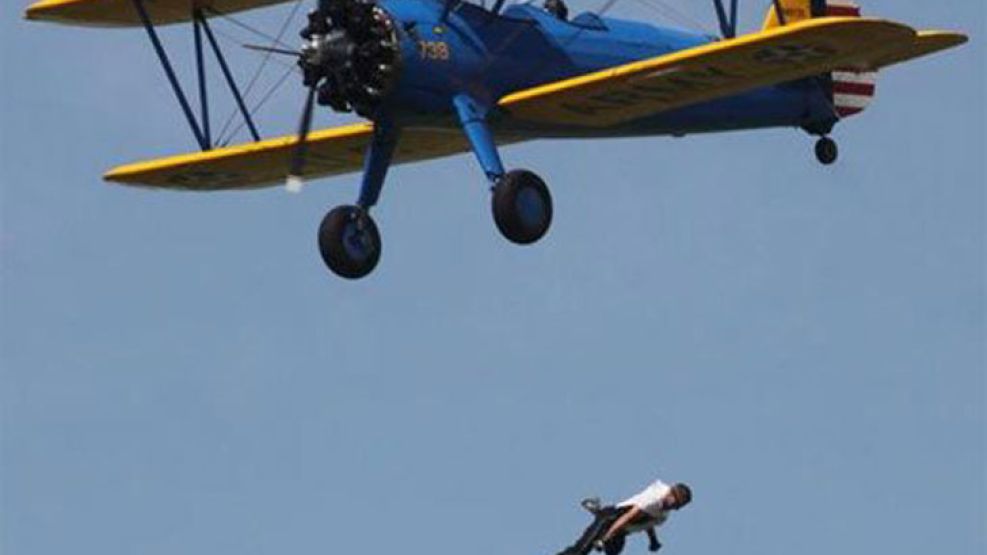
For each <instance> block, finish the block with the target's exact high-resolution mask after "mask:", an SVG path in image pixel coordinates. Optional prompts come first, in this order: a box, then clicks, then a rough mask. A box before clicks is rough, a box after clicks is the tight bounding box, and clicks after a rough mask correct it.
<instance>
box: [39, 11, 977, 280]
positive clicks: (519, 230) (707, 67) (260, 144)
mask: <svg viewBox="0 0 987 555" xmlns="http://www.w3.org/2000/svg"><path fill="white" fill-rule="evenodd" d="M286 1H288V0H40V1H38V2H37V3H35V4H33V5H32V6H30V7H29V8H28V9H27V13H26V17H27V18H28V19H31V20H39V21H50V22H56V23H63V24H70V25H84V26H102V27H143V29H144V30H145V31H146V34H147V36H148V37H149V39H150V42H151V44H152V46H153V48H154V51H155V52H156V54H157V56H158V58H159V60H160V61H161V64H162V66H163V68H164V71H165V74H166V76H167V78H168V81H169V83H170V84H171V86H172V87H173V89H174V92H175V94H176V97H177V98H178V101H179V104H180V106H181V108H182V112H183V114H184V116H185V118H186V119H187V121H188V124H189V126H190V128H191V129H192V133H193V135H194V136H195V139H196V141H197V143H198V146H199V148H200V151H199V152H195V153H191V154H182V155H177V156H170V157H166V158H161V159H156V160H149V161H143V162H137V163H133V164H128V165H124V166H120V167H117V168H114V169H111V170H110V171H109V172H107V173H106V175H105V176H104V177H105V179H106V180H108V181H111V182H115V183H121V184H127V185H136V186H145V187H154V188H163V189H183V190H191V191H214V190H231V189H248V188H256V187H265V186H271V185H276V184H279V183H282V182H285V183H286V187H288V188H289V189H290V190H297V189H299V188H300V186H301V183H302V180H310V179H314V178H319V177H325V176H333V175H340V174H346V173H350V172H356V171H362V180H361V182H360V188H359V195H358V197H357V200H356V202H355V204H353V205H346V206H339V207H336V208H333V209H332V210H331V211H329V212H328V214H326V216H325V218H324V219H323V221H322V223H321V225H320V227H319V231H318V244H319V250H320V253H321V255H322V258H323V260H324V261H325V263H326V265H327V266H328V267H329V268H330V269H331V270H332V271H333V272H334V273H336V274H337V275H339V276H342V277H345V278H351V279H355V278H360V277H363V276H365V275H367V274H368V273H370V272H371V271H372V270H373V269H374V267H375V266H376V265H377V262H378V260H379V258H380V253H381V238H380V234H379V232H378V229H377V226H376V224H375V223H374V220H373V218H372V217H371V214H370V211H371V209H372V207H373V206H374V205H375V204H376V203H377V201H378V199H379V198H380V194H381V189H382V186H383V184H384V179H385V175H386V174H387V171H388V168H389V166H390V165H391V164H401V163H408V162H418V161H423V160H429V159H434V158H439V157H443V156H449V155H453V154H458V153H464V152H470V151H471V152H472V153H473V154H474V155H475V158H476V160H477V162H478V165H479V168H480V169H481V170H482V172H483V175H484V176H485V178H486V184H487V185H488V186H489V187H490V190H491V206H492V212H493V218H494V221H495V223H496V226H497V228H498V229H499V230H500V232H501V233H502V234H503V235H504V237H506V238H507V239H508V240H510V241H512V242H514V243H517V244H522V245H527V244H531V243H534V242H536V241H538V240H539V239H540V238H541V237H542V236H544V235H545V233H546V232H547V230H548V228H549V226H550V224H551V221H552V198H551V195H550V194H549V190H548V187H547V186H546V184H545V182H544V181H543V180H542V179H541V178H539V177H538V175H537V174H535V173H534V172H532V171H529V170H526V169H511V170H508V169H506V168H505V166H504V164H503V162H502V160H501V156H500V154H499V150H498V147H499V146H501V145H504V144H509V143H517V142H522V141H528V140H534V139H545V138H587V139H592V138H601V137H642V136H657V135H671V136H683V135H688V134H692V133H705V132H717V131H729V130H740V129H756V128H767V127H782V126H784V127H796V128H801V129H803V130H805V131H806V132H807V133H808V134H810V135H814V136H817V137H818V140H817V142H816V144H815V154H816V157H817V158H818V160H819V161H820V162H821V163H823V164H831V163H833V162H834V161H835V160H836V158H837V145H836V143H835V142H834V141H833V140H832V139H831V138H830V137H829V135H830V133H831V131H832V130H833V128H834V126H835V125H836V124H837V123H839V122H840V121H841V120H843V119H845V118H847V117H851V116H853V115H855V114H858V113H860V112H861V111H862V110H863V109H864V108H866V107H867V105H868V104H869V102H870V101H871V100H872V98H873V96H874V92H875V82H876V72H877V71H878V70H880V69H882V68H885V67H888V66H891V65H895V64H898V63H900V62H905V61H908V60H912V59H914V58H918V57H921V56H925V55H927V54H931V53H933V52H937V51H940V50H944V49H948V48H951V47H954V46H957V45H960V44H962V43H964V42H966V40H967V39H966V37H965V36H964V35H962V34H960V33H955V32H948V31H917V30H915V29H913V28H912V27H909V26H907V25H904V24H901V23H896V22H893V21H888V20H884V19H876V18H868V17H863V16H861V13H860V9H859V7H858V6H857V5H855V4H854V3H852V2H851V1H849V0H770V3H769V4H768V6H767V15H766V18H765V20H764V23H763V26H762V28H761V29H760V30H759V31H757V32H754V33H751V34H745V35H738V34H737V1H738V0H730V2H729V3H727V2H726V0H713V7H714V8H715V11H716V15H717V18H718V21H719V28H720V29H719V30H720V31H721V34H720V35H718V36H711V35H708V34H700V33H694V32H687V31H683V30H679V29H673V28H668V27H662V26H656V25H652V24H648V23H643V22H638V21H630V20H625V19H619V18H612V17H603V16H602V15H600V14H598V13H592V12H586V13H581V14H579V15H576V16H574V17H571V18H570V17H569V16H568V13H567V12H568V9H567V7H566V6H565V5H564V4H563V3H562V0H548V1H547V2H546V3H545V4H544V5H543V6H542V5H536V4H533V3H512V4H508V3H507V2H506V1H505V0H490V5H489V6H488V5H485V4H479V3H473V2H467V1H463V0H316V2H315V5H314V7H313V9H312V11H311V12H310V13H309V14H308V20H307V24H306V25H305V26H304V28H303V29H302V30H301V32H300V35H301V37H302V41H301V47H300V49H298V50H294V49H290V48H281V47H279V46H278V45H271V46H267V47H260V48H261V49H264V50H267V52H269V53H274V54H277V55H281V54H283V55H285V56H291V57H293V58H294V61H295V62H296V63H297V65H298V67H299V68H300V72H299V73H300V74H301V80H302V83H303V84H304V86H305V88H306V89H307V91H306V96H305V102H304V105H303V106H304V107H303V109H302V116H301V121H300V124H299V131H298V133H297V135H293V136H286V137H279V138H271V139H266V140H261V138H260V136H259V134H258V132H257V130H256V127H255V126H254V125H253V122H252V121H251V120H250V114H249V112H248V111H247V109H246V107H245V105H244V102H243V99H242V96H241V94H240V92H239V90H238V88H237V85H236V83H235V80H234V79H233V77H232V74H231V72H230V70H229V67H228V64H227V63H226V62H225V59H224V58H223V56H222V52H221V50H220V49H219V47H218V45H217V44H216V40H215V36H214V33H213V31H212V30H211V28H210V24H209V21H210V19H212V18H213V17H215V16H217V15H221V14H230V13H234V12H238V11H243V10H251V9H256V8H261V7H265V6H270V5H273V4H277V3H281V2H286ZM612 1H613V0H611V2H612ZM608 6H609V4H608ZM179 23H191V24H192V26H193V27H194V31H195V33H194V37H195V46H196V50H195V52H196V62H197V68H198V76H199V85H200V91H199V92H200V95H199V96H200V97H201V101H202V102H201V113H200V114H198V115H197V114H196V113H195V111H194V110H193V108H192V106H191V105H190V103H189V100H188V97H187V96H186V94H185V93H184V91H183V90H182V87H181V86H180V83H179V82H178V80H177V79H176V76H175V72H174V71H173V69H172V66H171V62H170V61H169V58H168V56H167V53H166V52H165V49H164V47H163V46H162V43H161V40H160V39H159V38H158V34H157V31H156V28H157V27H159V26H162V25H173V24H179ZM203 35H204V37H205V39H206V40H203ZM204 44H205V45H206V46H211V48H212V49H213V51H214V53H215V54H216V58H217V59H218V61H219V64H218V65H219V66H220V68H221V69H222V71H223V74H224V77H225V78H226V81H227V83H228V84H229V86H230V89H231V90H232V91H233V96H234V97H235V99H236V102H237V104H238V106H239V107H240V109H241V111H242V115H243V117H244V119H245V120H246V122H247V124H248V126H249V128H250V132H251V135H252V137H253V139H254V140H253V141H251V142H247V143H244V144H239V145H235V146H219V145H216V144H214V142H213V141H212V139H211V137H210V129H209V116H208V105H207V103H206V99H205V85H204V81H203V73H204V69H203V50H204V49H205V48H206V46H204ZM316 105H318V106H324V107H327V108H329V109H331V110H334V111H337V112H353V113H355V114H357V115H358V116H360V117H362V118H364V119H365V120H366V121H365V122H363V123H356V124H351V125H346V126H343V127H338V128H331V129H321V130H312V129H311V125H312V116H313V111H314V110H315V107H316ZM286 178H287V180H286ZM478 181H480V180H478Z"/></svg>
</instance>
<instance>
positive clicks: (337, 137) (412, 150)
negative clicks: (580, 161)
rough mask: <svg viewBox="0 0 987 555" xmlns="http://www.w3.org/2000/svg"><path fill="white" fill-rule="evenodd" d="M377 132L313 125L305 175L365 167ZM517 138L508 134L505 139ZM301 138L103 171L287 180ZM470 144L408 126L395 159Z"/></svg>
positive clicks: (205, 180) (116, 177)
mask: <svg viewBox="0 0 987 555" xmlns="http://www.w3.org/2000/svg"><path fill="white" fill-rule="evenodd" d="M372 134H373V125H372V124H370V123H357V124H353V125H347V126H344V127H336V128H332V129H322V130H319V131H313V132H312V134H311V135H309V140H308V151H307V156H306V162H305V172H304V176H303V177H306V178H315V177H328V176H332V175H340V174H344V173H350V172H354V171H359V170H360V169H361V168H362V167H363V153H364V150H366V148H367V144H368V143H369V141H370V138H371V136H372ZM512 141H513V139H510V138H504V139H503V140H501V141H499V142H501V143H509V142H512ZM296 143H297V138H296V137H294V136H289V137H279V138H276V139H269V140H266V141H260V142H257V143H248V144H243V145H237V146H231V147H225V148H217V149H215V150H210V151H206V152H196V153H193V154H181V155H178V156H172V157H168V158H159V159H157V160H150V161H147V162H137V163H135V164H128V165H126V166H120V167H118V168H114V169H112V170H110V171H109V172H107V173H106V175H104V176H103V177H104V179H106V180H107V181H114V182H117V183H124V184H128V185H141V186H146V187H157V188H164V189H185V190H190V191H216V190H222V189H251V188H259V187H268V186H271V185H277V184H279V183H283V182H284V180H285V177H286V175H287V173H288V165H289V161H290V159H291V154H292V152H293V150H294V148H295V144H296ZM468 150H469V144H468V143H467V142H466V138H465V137H464V135H463V133H462V132H461V131H459V130H457V129H449V130H442V129H414V128H412V129H405V130H404V131H402V133H401V139H400V141H398V146H397V150H396V151H395V153H394V163H395V164H401V163H405V162H417V161H420V160H430V159H433V158H440V157H442V156H449V155H452V154H458V153H460V152H466V151H468Z"/></svg>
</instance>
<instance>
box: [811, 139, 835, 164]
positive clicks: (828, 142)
mask: <svg viewBox="0 0 987 555" xmlns="http://www.w3.org/2000/svg"><path fill="white" fill-rule="evenodd" d="M839 153H840V152H839V148H838V147H837V146H836V141H834V140H833V139H830V138H829V137H821V138H820V139H819V140H818V141H816V159H817V160H819V163H820V164H823V165H824V166H828V165H830V164H832V163H833V162H836V158H837V157H838V156H839Z"/></svg>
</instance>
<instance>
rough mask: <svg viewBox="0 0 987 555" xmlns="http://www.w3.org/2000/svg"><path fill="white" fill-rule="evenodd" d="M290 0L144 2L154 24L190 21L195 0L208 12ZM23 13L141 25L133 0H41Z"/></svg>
mask: <svg viewBox="0 0 987 555" xmlns="http://www.w3.org/2000/svg"><path fill="white" fill-rule="evenodd" d="M288 1H289V0H196V1H195V2H194V3H193V2H190V1H189V0H153V1H150V0H149V1H146V2H145V3H144V5H145V7H146V8H147V12H148V15H149V17H150V18H151V21H152V22H153V23H154V24H156V25H168V24H170V23H182V22H186V21H192V5H193V4H194V5H195V6H196V7H198V8H199V9H200V10H202V11H203V13H205V14H206V15H207V16H208V15H209V14H210V12H218V13H222V14H229V13H234V12H242V11H246V10H252V9H254V8H261V7H264V6H270V5H274V4H280V3H283V2H288ZM24 17H26V18H27V19H30V20H35V21H51V22H54V23H62V24H65V25H79V26H83V27H138V26H140V25H141V21H140V18H139V17H138V16H137V11H136V10H135V9H134V3H133V0H40V1H38V2H35V3H34V4H32V5H31V6H29V7H28V8H27V12H25V14H24Z"/></svg>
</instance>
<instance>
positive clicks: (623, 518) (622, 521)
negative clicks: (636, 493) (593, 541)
mask: <svg viewBox="0 0 987 555" xmlns="http://www.w3.org/2000/svg"><path fill="white" fill-rule="evenodd" d="M639 514H641V509H639V508H637V507H636V506H635V507H631V510H629V511H627V512H626V513H624V514H622V515H620V518H618V519H617V521H616V522H614V523H613V524H612V525H611V526H610V529H609V530H607V533H606V534H603V537H602V538H600V541H602V542H606V541H608V540H609V539H610V538H611V537H613V535H614V534H616V533H617V532H619V531H620V529H621V528H623V527H624V526H627V523H628V522H630V521H632V520H634V517H636V516H637V515H639Z"/></svg>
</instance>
